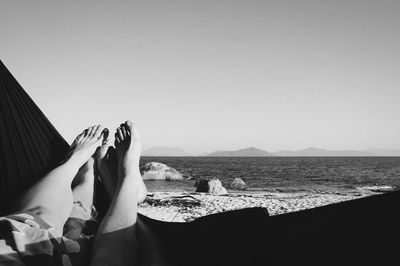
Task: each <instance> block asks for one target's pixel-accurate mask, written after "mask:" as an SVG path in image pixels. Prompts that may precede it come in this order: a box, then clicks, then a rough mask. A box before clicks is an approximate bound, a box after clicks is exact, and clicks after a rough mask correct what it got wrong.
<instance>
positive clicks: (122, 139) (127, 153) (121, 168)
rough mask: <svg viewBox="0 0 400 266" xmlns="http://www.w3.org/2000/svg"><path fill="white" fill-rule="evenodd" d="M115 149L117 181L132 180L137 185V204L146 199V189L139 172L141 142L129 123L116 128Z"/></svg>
mask: <svg viewBox="0 0 400 266" xmlns="http://www.w3.org/2000/svg"><path fill="white" fill-rule="evenodd" d="M115 147H116V154H117V159H118V180H119V182H122V181H123V179H124V178H133V179H135V183H136V185H137V189H138V190H137V195H138V203H140V202H142V201H143V200H144V199H145V198H146V194H147V189H146V186H145V184H144V182H143V179H142V175H141V174H140V170H139V160H140V152H141V142H140V137H139V133H138V132H137V130H136V128H134V127H133V124H132V122H131V121H126V122H125V123H123V124H121V126H120V127H119V128H117V132H116V133H115Z"/></svg>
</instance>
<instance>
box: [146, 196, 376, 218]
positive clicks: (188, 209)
mask: <svg viewBox="0 0 400 266" xmlns="http://www.w3.org/2000/svg"><path fill="white" fill-rule="evenodd" d="M368 195H371V193H360V194H357V195H342V194H332V193H261V192H260V193H230V194H226V195H220V196H216V195H210V194H208V193H192V192H151V193H148V196H147V198H146V200H145V201H144V202H143V203H141V204H140V205H139V212H140V213H142V214H144V215H146V216H148V217H151V218H153V219H157V220H162V221H168V222H189V221H193V220H194V219H196V218H199V217H202V216H206V215H209V214H213V213H219V212H224V211H229V210H237V209H243V208H250V207H263V208H267V209H268V212H269V214H270V215H278V214H283V213H287V212H294V211H299V210H305V209H310V208H315V207H318V206H324V205H328V204H333V203H338V202H342V201H347V200H352V199H356V198H360V197H365V196H368Z"/></svg>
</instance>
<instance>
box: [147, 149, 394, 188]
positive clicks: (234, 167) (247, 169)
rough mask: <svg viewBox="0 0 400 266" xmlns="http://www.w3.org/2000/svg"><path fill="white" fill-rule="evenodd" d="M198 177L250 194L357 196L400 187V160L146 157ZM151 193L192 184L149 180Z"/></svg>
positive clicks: (389, 158) (386, 158)
mask: <svg viewBox="0 0 400 266" xmlns="http://www.w3.org/2000/svg"><path fill="white" fill-rule="evenodd" d="M147 162H161V163H164V164H166V165H168V166H170V167H173V168H175V169H176V170H178V171H179V172H181V173H183V174H188V175H190V176H192V177H194V178H209V177H216V178H218V179H220V180H221V181H222V183H223V185H224V187H226V188H228V189H229V185H230V183H231V182H232V181H233V179H234V178H236V177H240V178H242V179H243V181H244V182H245V183H246V184H248V185H249V186H250V188H251V189H250V190H251V191H268V192H300V191H304V192H329V193H356V192H357V191H358V192H359V191H360V189H363V188H365V187H370V186H379V187H384V186H390V187H392V188H393V189H396V188H400V157H143V158H142V160H141V164H144V163H147ZM146 184H147V186H148V189H149V191H182V190H184V191H194V190H195V188H194V187H193V184H194V181H184V182H171V181H148V182H146Z"/></svg>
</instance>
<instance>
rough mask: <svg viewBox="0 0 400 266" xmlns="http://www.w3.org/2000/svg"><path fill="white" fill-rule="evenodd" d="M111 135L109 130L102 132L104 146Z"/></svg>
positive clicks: (105, 129)
mask: <svg viewBox="0 0 400 266" xmlns="http://www.w3.org/2000/svg"><path fill="white" fill-rule="evenodd" d="M109 134H110V131H109V130H108V128H104V129H103V131H102V132H101V136H102V137H103V144H106V143H107V142H108V135H109Z"/></svg>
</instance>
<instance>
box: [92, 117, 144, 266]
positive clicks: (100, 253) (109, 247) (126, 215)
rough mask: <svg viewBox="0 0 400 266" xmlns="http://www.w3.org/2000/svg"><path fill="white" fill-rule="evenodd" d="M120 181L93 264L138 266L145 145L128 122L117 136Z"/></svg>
mask: <svg viewBox="0 0 400 266" xmlns="http://www.w3.org/2000/svg"><path fill="white" fill-rule="evenodd" d="M115 146H116V155H117V159H118V170H117V171H118V180H117V183H116V186H115V193H114V196H113V199H112V201H111V204H110V207H109V208H108V211H107V213H106V215H105V217H104V218H103V221H102V222H101V224H100V227H99V230H98V232H97V235H96V237H95V241H94V246H93V251H92V259H91V265H100V266H101V265H137V264H138V262H139V256H138V252H137V249H138V240H137V234H136V219H137V200H138V188H139V187H140V186H139V184H140V182H141V178H142V177H141V175H140V171H139V159H140V149H141V147H140V146H141V143H140V139H139V135H138V133H137V131H136V129H135V128H134V127H133V126H132V123H131V122H130V121H127V122H126V123H125V124H123V125H122V126H121V127H119V128H118V129H117V133H116V134H115Z"/></svg>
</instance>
